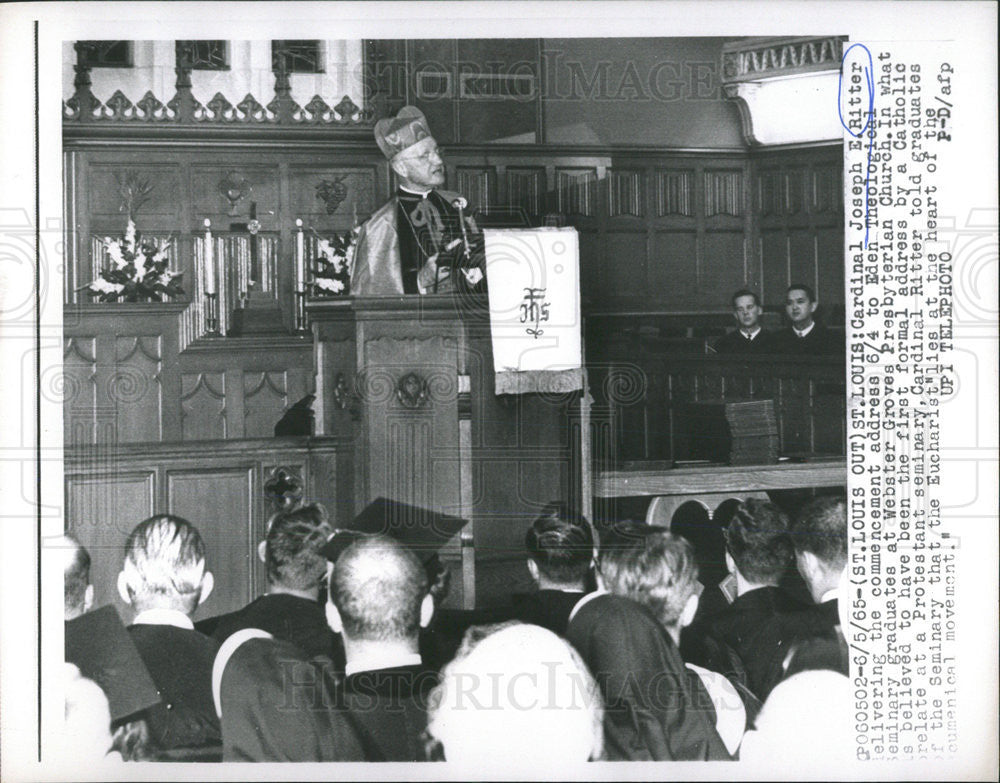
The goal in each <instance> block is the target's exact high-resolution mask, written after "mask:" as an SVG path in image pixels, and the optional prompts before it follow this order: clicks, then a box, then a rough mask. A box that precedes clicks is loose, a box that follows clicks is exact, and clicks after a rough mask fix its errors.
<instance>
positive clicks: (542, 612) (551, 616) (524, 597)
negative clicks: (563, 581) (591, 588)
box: [512, 590, 584, 637]
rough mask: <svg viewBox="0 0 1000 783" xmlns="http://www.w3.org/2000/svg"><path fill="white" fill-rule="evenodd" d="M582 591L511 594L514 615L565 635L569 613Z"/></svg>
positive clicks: (544, 591) (525, 621)
mask: <svg viewBox="0 0 1000 783" xmlns="http://www.w3.org/2000/svg"><path fill="white" fill-rule="evenodd" d="M583 595H584V594H583V591H582V590H581V591H579V592H572V591H568V590H537V591H536V592H533V593H517V594H515V595H514V596H512V602H513V605H514V616H515V617H516V618H517V619H518V620H520V621H521V622H522V623H531V624H532V625H540V626H542V628H548V629H549V630H550V631H552V633H555V634H558V635H559V636H563V637H565V636H566V626H567V625H568V624H569V615H570V612H572V611H573V607H574V606H576V605H577V604H578V603H579V602H580V599H581V598H583Z"/></svg>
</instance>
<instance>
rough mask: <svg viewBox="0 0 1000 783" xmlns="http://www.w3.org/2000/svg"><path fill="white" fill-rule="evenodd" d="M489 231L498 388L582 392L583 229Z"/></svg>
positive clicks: (488, 263) (488, 266) (488, 264)
mask: <svg viewBox="0 0 1000 783" xmlns="http://www.w3.org/2000/svg"><path fill="white" fill-rule="evenodd" d="M484 234H485V239H486V275H487V279H488V281H489V297H490V331H491V335H492V339H493V369H494V373H495V378H496V393H497V394H527V393H532V392H567V391H574V390H578V389H582V388H583V362H582V353H581V337H580V334H581V331H582V329H581V326H582V324H581V320H580V244H579V238H578V237H577V233H576V229H574V228H530V229H520V228H519V229H486V230H485V231H484Z"/></svg>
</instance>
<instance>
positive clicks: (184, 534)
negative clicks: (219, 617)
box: [119, 514, 210, 614]
mask: <svg viewBox="0 0 1000 783" xmlns="http://www.w3.org/2000/svg"><path fill="white" fill-rule="evenodd" d="M206 576H208V577H210V575H209V574H207V573H206V571H205V544H204V542H203V541H202V538H201V534H199V533H198V529H197V528H196V527H195V526H194V525H192V524H191V523H190V522H188V521H187V520H186V519H182V518H181V517H177V516H173V515H172V514H158V515H156V516H153V517H150V518H149V519H147V520H145V521H144V522H140V523H139V524H138V525H137V526H136V528H135V530H133V531H132V533H131V534H130V535H129V537H128V540H127V541H126V543H125V565H124V568H123V570H122V574H121V576H120V577H119V592H121V587H122V586H123V584H122V583H124V588H125V593H126V595H125V596H123V597H126V596H127V598H128V600H129V602H130V603H131V604H132V605H133V606H134V607H135V608H136V609H137V610H138V611H144V610H146V609H154V608H155V609H176V610H178V611H181V612H184V613H185V614H190V613H191V612H193V611H194V610H195V608H196V607H197V606H198V604H199V602H200V601H201V600H202V597H203V596H204V597H205V598H207V597H208V596H207V593H208V592H209V590H210V587H209V588H208V589H204V588H205V577H206Z"/></svg>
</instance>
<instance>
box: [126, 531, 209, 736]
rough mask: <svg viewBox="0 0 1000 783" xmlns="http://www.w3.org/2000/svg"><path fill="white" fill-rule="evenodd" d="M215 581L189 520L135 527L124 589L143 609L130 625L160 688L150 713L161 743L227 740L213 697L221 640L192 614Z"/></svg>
mask: <svg viewBox="0 0 1000 783" xmlns="http://www.w3.org/2000/svg"><path fill="white" fill-rule="evenodd" d="M213 584H214V582H213V577H212V574H211V572H210V571H207V570H206V568H205V544H204V543H203V541H202V539H201V535H200V534H199V533H198V530H197V529H196V528H195V527H194V525H192V524H191V523H190V522H188V521H187V520H184V519H181V518H180V517H176V516H172V515H170V514H160V515H157V516H154V517H150V518H149V519H147V520H146V521H145V522H141V523H140V524H139V525H137V526H136V528H135V530H133V531H132V533H131V535H129V537H128V541H127V542H126V544H125V563H124V566H123V568H122V571H121V573H120V574H119V575H118V592H119V594H120V595H121V598H122V600H123V601H125V602H126V603H128V604H131V606H132V608H133V609H135V611H136V616H135V619H134V620H133V622H132V625H131V626H129V628H128V631H129V634H130V635H131V637H132V640H133V641H134V642H135V646H136V648H137V649H138V650H139V655H140V656H141V657H142V660H143V663H145V664H146V668H147V669H148V670H149V673H150V675H151V676H152V678H153V682H154V683H155V684H156V688H157V690H158V691H159V692H160V698H161V702H160V703H159V704H158V705H156V706H155V707H151V708H150V709H149V710H148V711H147V714H146V721H147V723H148V725H149V731H150V738H151V740H152V742H153V743H154V745H155V746H156V747H157V748H159V749H161V750H170V749H174V748H192V747H203V746H209V745H218V744H219V743H220V742H221V734H220V731H219V720H218V716H217V715H216V714H215V709H214V706H213V704H212V664H213V662H214V660H215V655H216V652H217V651H218V649H219V645H218V643H217V642H216V641H215V640H214V639H211V638H209V637H208V636H205V635H204V634H201V633H198V632H197V631H196V630H195V629H194V624H193V623H192V622H191V615H192V614H193V613H194V610H195V609H196V608H197V607H198V605H199V604H200V603H202V602H203V601H204V600H205V599H206V598H208V596H209V594H210V593H211V592H212V586H213Z"/></svg>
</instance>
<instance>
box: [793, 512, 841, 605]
mask: <svg viewBox="0 0 1000 783" xmlns="http://www.w3.org/2000/svg"><path fill="white" fill-rule="evenodd" d="M792 545H793V546H794V547H795V560H796V565H797V566H798V569H799V572H800V573H801V574H802V578H803V579H805V581H806V584H808V585H809V590H810V592H811V593H812V595H813V600H815V601H817V602H818V601H820V600H821V598H822V596H823V595H824V594H826V593H827V592H829V591H830V590H833V589H835V588H836V587H837V586H838V583H839V580H840V577H841V574H842V572H843V570H844V568H845V567H846V566H847V503H846V501H845V500H844V498H843V497H839V496H824V497H819V498H816V499H815V500H813V501H810V502H809V503H808V504H806V506H805V507H804V508H803V509H802V511H801V512H800V513H799V514H798V516H797V517H796V519H795V522H794V523H793V524H792Z"/></svg>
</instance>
